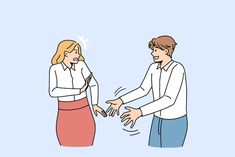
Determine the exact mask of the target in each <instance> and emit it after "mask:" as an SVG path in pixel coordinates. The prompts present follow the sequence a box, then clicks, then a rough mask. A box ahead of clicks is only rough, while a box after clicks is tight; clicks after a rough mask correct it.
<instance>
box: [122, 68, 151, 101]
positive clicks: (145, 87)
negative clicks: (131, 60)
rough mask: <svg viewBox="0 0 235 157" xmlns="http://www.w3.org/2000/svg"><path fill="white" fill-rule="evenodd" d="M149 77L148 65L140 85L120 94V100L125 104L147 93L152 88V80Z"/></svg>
mask: <svg viewBox="0 0 235 157" xmlns="http://www.w3.org/2000/svg"><path fill="white" fill-rule="evenodd" d="M151 79H152V68H151V65H150V67H149V68H148V71H147V73H146V75H145V77H144V79H143V81H142V83H141V85H140V87H138V88H136V89H134V90H133V91H131V92H129V93H127V94H125V95H123V96H121V97H120V99H121V100H122V102H123V103H124V104H125V103H128V102H131V101H134V100H137V99H139V98H141V97H143V96H146V95H147V94H148V93H149V91H150V89H151V88H152V80H151Z"/></svg>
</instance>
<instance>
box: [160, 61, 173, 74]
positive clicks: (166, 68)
mask: <svg viewBox="0 0 235 157" xmlns="http://www.w3.org/2000/svg"><path fill="white" fill-rule="evenodd" d="M173 62H174V61H173V60H171V61H170V62H169V63H167V65H165V66H164V67H163V69H164V70H165V71H167V70H168V69H169V68H170V66H171V64H172V63H173ZM158 68H160V63H159V64H158V66H157V69H158Z"/></svg>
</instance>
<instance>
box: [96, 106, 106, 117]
mask: <svg viewBox="0 0 235 157" xmlns="http://www.w3.org/2000/svg"><path fill="white" fill-rule="evenodd" d="M93 112H94V113H95V115H96V116H98V114H97V112H98V113H100V114H101V115H102V116H103V117H107V114H106V112H105V111H104V110H103V109H102V108H101V107H99V106H98V105H93Z"/></svg>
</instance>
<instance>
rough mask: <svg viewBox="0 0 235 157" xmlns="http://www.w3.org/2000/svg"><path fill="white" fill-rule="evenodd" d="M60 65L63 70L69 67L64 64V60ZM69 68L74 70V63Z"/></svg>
mask: <svg viewBox="0 0 235 157" xmlns="http://www.w3.org/2000/svg"><path fill="white" fill-rule="evenodd" d="M61 65H62V67H63V69H64V71H65V70H66V69H69V67H67V66H66V65H65V64H64V62H62V63H61ZM71 69H73V70H74V71H75V64H72V67H71Z"/></svg>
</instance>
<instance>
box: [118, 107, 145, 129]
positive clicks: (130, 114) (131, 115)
mask: <svg viewBox="0 0 235 157" xmlns="http://www.w3.org/2000/svg"><path fill="white" fill-rule="evenodd" d="M125 109H127V110H128V111H126V112H124V113H123V114H122V115H121V117H120V118H121V119H122V120H121V122H124V121H126V120H127V121H126V123H125V124H124V126H127V125H128V124H130V123H131V128H133V127H134V125H135V122H136V120H137V119H138V118H139V117H140V116H141V115H142V113H141V110H140V109H138V108H133V107H130V106H127V107H125Z"/></svg>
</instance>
